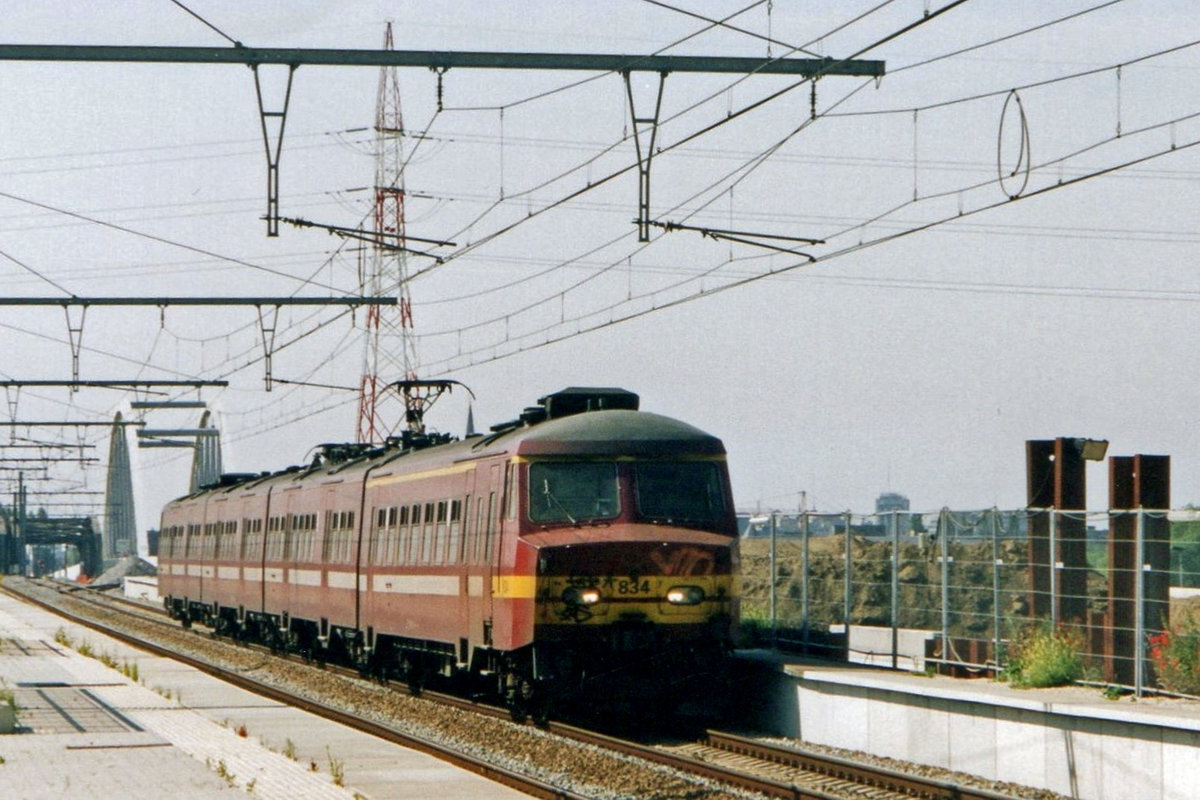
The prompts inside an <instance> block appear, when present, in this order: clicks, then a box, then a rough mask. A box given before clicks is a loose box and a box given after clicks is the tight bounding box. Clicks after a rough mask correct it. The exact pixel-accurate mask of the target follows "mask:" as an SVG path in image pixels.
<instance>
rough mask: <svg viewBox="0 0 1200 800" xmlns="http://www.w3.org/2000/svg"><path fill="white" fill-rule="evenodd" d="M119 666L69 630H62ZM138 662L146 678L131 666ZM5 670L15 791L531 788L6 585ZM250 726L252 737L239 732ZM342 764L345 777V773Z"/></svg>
mask: <svg viewBox="0 0 1200 800" xmlns="http://www.w3.org/2000/svg"><path fill="white" fill-rule="evenodd" d="M60 630H61V631H62V634H63V635H65V636H66V637H67V638H69V639H70V640H71V641H72V642H74V643H75V645H76V647H78V646H79V644H80V643H81V642H85V641H86V642H87V643H88V646H89V647H90V648H91V649H92V651H93V652H94V653H96V654H100V653H104V654H106V655H107V656H108V657H110V658H111V659H112V661H113V662H114V663H115V664H116V665H117V668H116V669H111V668H109V667H106V666H104V664H102V663H101V662H100V661H98V660H96V659H95V658H86V657H84V656H82V655H80V654H79V653H78V652H77V651H76V650H72V649H68V648H66V647H63V646H62V645H60V644H58V643H56V642H55V634H56V633H58V632H59V631H60ZM135 666H136V675H137V677H138V681H137V682H135V681H133V680H132V679H131V678H130V677H129V676H130V675H131V674H134V667H135ZM0 679H2V680H3V681H4V682H5V683H6V684H7V685H8V686H9V687H15V690H16V692H17V694H18V702H21V703H22V705H24V706H27V708H28V713H23V714H22V716H21V720H20V721H21V724H22V725H23V726H27V732H25V733H15V734H10V735H5V736H0V756H2V757H3V758H4V760H5V763H3V764H0V785H3V786H4V792H3V794H4V796H5V797H14V798H22V800H43V798H45V800H58V799H59V798H61V797H65V796H70V795H74V794H84V793H86V794H88V795H94V796H118V797H122V798H124V799H125V800H143V799H144V800H150V799H151V798H154V800H158V798H161V797H164V796H176V797H187V798H189V799H190V798H199V800H207V798H209V797H217V796H220V797H223V798H228V797H230V796H231V795H230V791H231V790H235V791H236V792H237V794H242V793H244V792H246V791H247V790H248V789H252V794H251V796H253V797H256V798H260V800H272V799H273V798H278V800H294V798H296V797H304V798H306V800H307V798H317V799H318V800H353V798H355V797H356V796H358V797H365V798H373V797H374V798H389V799H390V798H397V799H398V800H406V799H407V798H413V799H414V800H415V799H416V798H421V800H427V798H430V797H437V798H439V800H467V799H468V798H479V797H487V798H497V799H498V800H509V799H510V798H521V797H525V795H523V794H521V793H519V792H516V791H514V790H512V789H509V788H508V787H504V786H500V785H498V784H495V783H492V782H491V781H488V780H485V779H483V778H481V777H479V776H477V775H475V774H473V773H470V772H466V771H464V770H461V769H458V768H456V767H453V766H450V765H448V764H446V763H445V762H442V761H439V760H437V759H435V758H433V757H431V756H427V755H425V754H422V753H418V752H416V751H412V750H408V749H406V748H403V747H398V746H396V745H392V744H389V743H386V742H383V741H380V740H378V739H376V738H374V737H372V736H368V735H366V734H362V733H359V732H357V731H354V730H351V729H349V728H346V727H344V726H342V725H338V724H336V723H333V722H329V721H328V720H325V719H322V718H320V717H316V716H313V715H311V714H307V713H304V712H301V711H298V710H296V709H292V708H289V707H287V706H283V705H281V704H279V703H276V702H274V701H271V700H267V699H265V698H262V697H259V696H257V695H254V694H251V693H249V692H246V691H243V690H241V689H237V688H235V687H232V686H230V685H228V684H225V683H223V682H221V681H218V680H216V679H214V678H212V677H210V676H208V675H206V674H204V673H202V672H199V671H197V670H194V669H191V668H190V667H187V666H184V665H182V664H179V663H178V662H175V661H171V660H170V659H164V658H159V657H156V656H151V655H149V654H147V653H144V652H142V651H139V650H136V649H134V648H131V647H129V646H127V645H124V644H122V643H120V642H117V641H115V640H112V639H108V638H107V637H104V636H101V635H99V634H96V633H94V632H92V631H90V630H87V629H83V628H79V627H77V626H74V625H72V624H70V623H66V622H64V621H63V620H62V619H60V618H58V617H54V616H53V615H51V614H49V613H47V612H44V611H41V610H40V609H37V608H35V607H33V606H28V605H25V604H23V603H20V602H19V601H17V600H15V599H13V598H11V597H9V596H8V595H4V594H0ZM242 730H244V731H245V734H246V735H245V736H242V735H239V734H240V732H241V731H242ZM334 773H338V774H340V776H341V780H342V781H343V782H344V783H345V787H342V786H337V785H335V782H334V780H333V777H332V775H333V774H334Z"/></svg>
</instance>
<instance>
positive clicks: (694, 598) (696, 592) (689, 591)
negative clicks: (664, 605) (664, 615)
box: [667, 586, 704, 606]
mask: <svg viewBox="0 0 1200 800" xmlns="http://www.w3.org/2000/svg"><path fill="white" fill-rule="evenodd" d="M703 600H704V590H703V589H701V588H700V587H699V586H672V587H671V588H670V589H668V590H667V602H668V603H670V604H671V605H676V606H694V605H696V604H697V603H700V602H702V601H703Z"/></svg>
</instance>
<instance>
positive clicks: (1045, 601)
mask: <svg viewBox="0 0 1200 800" xmlns="http://www.w3.org/2000/svg"><path fill="white" fill-rule="evenodd" d="M1025 476H1026V481H1027V492H1026V497H1027V498H1028V502H1027V503H1026V505H1027V506H1028V507H1029V509H1030V516H1029V615H1030V616H1031V617H1042V618H1045V617H1049V616H1050V565H1051V561H1050V514H1049V512H1048V511H1043V510H1037V511H1034V510H1033V509H1048V508H1052V507H1053V506H1054V441H1053V440H1049V441H1047V440H1030V441H1027V442H1025Z"/></svg>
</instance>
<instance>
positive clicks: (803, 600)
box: [800, 511, 809, 653]
mask: <svg viewBox="0 0 1200 800" xmlns="http://www.w3.org/2000/svg"><path fill="white" fill-rule="evenodd" d="M800 537H801V539H800V541H801V547H802V548H803V549H802V551H801V556H800V570H801V572H800V619H801V620H802V621H803V623H804V628H803V629H802V630H801V633H800V635H801V637H802V638H801V642H802V643H803V645H804V652H805V653H807V652H808V626H809V618H808V512H807V511H803V512H801V514H800Z"/></svg>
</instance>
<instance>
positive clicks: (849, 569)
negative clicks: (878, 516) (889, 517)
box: [842, 511, 854, 647]
mask: <svg viewBox="0 0 1200 800" xmlns="http://www.w3.org/2000/svg"><path fill="white" fill-rule="evenodd" d="M845 523H846V528H845V530H846V580H845V584H846V585H845V593H844V594H845V597H844V598H843V603H844V606H843V609H842V622H843V623H845V625H846V646H847V647H849V646H850V609H851V608H853V606H854V584H853V580H854V561H853V559H852V557H851V555H850V512H849V511H847V512H846V515H845Z"/></svg>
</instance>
